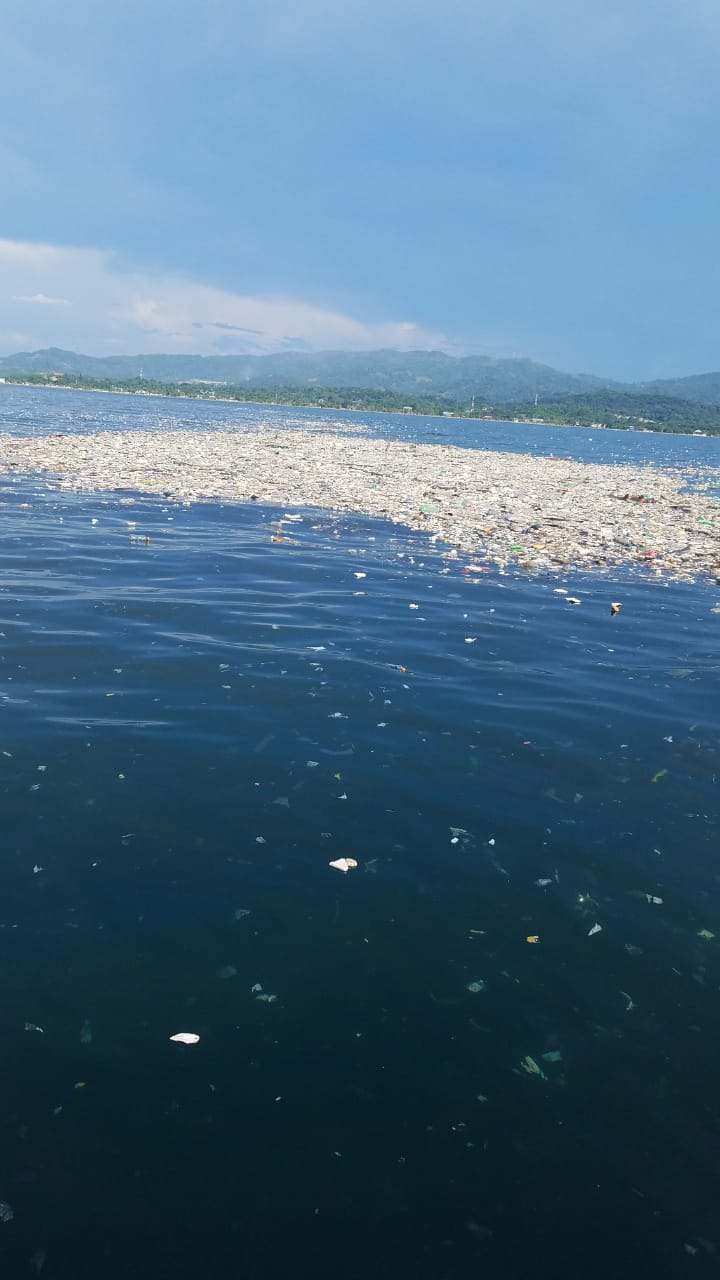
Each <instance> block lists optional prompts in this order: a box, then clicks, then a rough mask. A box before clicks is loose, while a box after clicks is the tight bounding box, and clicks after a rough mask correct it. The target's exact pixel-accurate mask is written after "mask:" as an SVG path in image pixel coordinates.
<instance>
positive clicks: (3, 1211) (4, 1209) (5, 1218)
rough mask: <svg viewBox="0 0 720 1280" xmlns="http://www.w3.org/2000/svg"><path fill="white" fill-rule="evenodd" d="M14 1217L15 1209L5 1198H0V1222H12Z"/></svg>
mask: <svg viewBox="0 0 720 1280" xmlns="http://www.w3.org/2000/svg"><path fill="white" fill-rule="evenodd" d="M14 1217H15V1210H14V1209H13V1207H12V1205H10V1204H8V1202H7V1200H0V1222H12V1220H13V1218H14Z"/></svg>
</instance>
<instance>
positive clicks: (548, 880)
mask: <svg viewBox="0 0 720 1280" xmlns="http://www.w3.org/2000/svg"><path fill="white" fill-rule="evenodd" d="M552 882H553V880H552V876H543V878H542V879H541V880H536V881H535V884H536V885H537V887H538V889H547V887H548V885H549V884H552Z"/></svg>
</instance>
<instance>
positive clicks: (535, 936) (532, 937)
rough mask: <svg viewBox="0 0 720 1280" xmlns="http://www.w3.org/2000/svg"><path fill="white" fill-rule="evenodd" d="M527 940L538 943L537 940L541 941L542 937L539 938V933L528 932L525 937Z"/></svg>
mask: <svg viewBox="0 0 720 1280" xmlns="http://www.w3.org/2000/svg"><path fill="white" fill-rule="evenodd" d="M525 941H526V942H531V943H537V942H539V941H540V938H539V935H538V934H537V933H529V934H528V936H527V938H526V939H525Z"/></svg>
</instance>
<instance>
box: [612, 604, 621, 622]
mask: <svg viewBox="0 0 720 1280" xmlns="http://www.w3.org/2000/svg"><path fill="white" fill-rule="evenodd" d="M621 609H622V605H621V604H620V601H619V600H616V601H615V602H614V604H611V605H610V616H611V617H612V618H614V617H615V615H616V614H618V613H619V612H620V610H621Z"/></svg>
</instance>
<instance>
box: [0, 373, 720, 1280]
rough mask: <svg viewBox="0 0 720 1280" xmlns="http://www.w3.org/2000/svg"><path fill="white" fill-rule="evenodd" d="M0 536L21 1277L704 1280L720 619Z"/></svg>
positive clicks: (338, 535)
mask: <svg viewBox="0 0 720 1280" xmlns="http://www.w3.org/2000/svg"><path fill="white" fill-rule="evenodd" d="M14 394H18V393H14ZM28 394H29V395H30V397H31V399H34V398H35V397H38V396H39V394H40V393H28ZM66 395H67V397H68V399H67V401H66V400H65V396H66ZM45 399H46V400H48V401H50V400H52V402H53V403H54V404H56V403H57V402H58V401H61V403H62V404H63V405H64V404H66V403H67V404H70V403H71V401H70V393H64V392H62V393H61V392H57V393H53V392H47V393H45ZM78 399H79V400H80V401H81V403H82V404H83V405H84V404H86V403H87V401H88V400H90V399H92V400H93V403H94V402H95V399H96V398H95V397H88V396H85V397H83V396H80V397H73V400H74V401H76V400H78ZM98 401H99V398H98ZM108 402H109V405H110V407H109V408H107V407H106V405H107V403H108ZM139 403H140V404H141V405H142V402H139ZM115 404H117V405H118V413H119V415H120V418H123V416H124V415H126V414H127V413H129V412H131V411H132V413H135V402H134V401H133V402H132V409H131V410H129V409H127V408H126V406H127V401H126V400H125V399H120V398H115V397H104V398H103V406H104V407H103V410H102V412H103V414H104V415H106V416H109V417H110V418H111V419H112V415H113V414H114V412H115V410H114V408H113V405H115ZM162 404H163V406H165V405H166V404H167V402H162ZM186 409H187V406H186V405H183V406H182V413H183V414H184V413H185V412H186ZM202 409H203V411H204V412H206V413H208V414H209V416H210V417H212V418H215V416H216V414H218V407H217V406H211V407H205V406H202ZM171 410H174V406H170V408H168V409H167V412H168V413H170V412H171ZM162 411H163V413H164V412H165V408H163V410H162ZM192 412H193V413H196V412H199V410H198V408H197V406H195V405H193V406H192ZM228 412H230V410H229V409H228ZM232 412H233V413H237V412H238V411H237V409H236V408H235V407H234V406H233V407H232ZM278 412H279V411H278ZM283 412H285V411H283ZM155 413H156V410H155V409H154V408H153V407H152V406H151V405H149V404H145V405H144V406H143V414H144V415H145V417H144V418H143V417H142V416H141V417H139V418H138V420H137V423H138V425H139V426H140V425H141V424H142V422H145V423H146V425H147V423H148V419H150V420H152V416H153V414H155ZM432 421H433V420H428V422H430V423H432ZM150 424H151V422H150ZM105 425H106V426H107V425H108V423H107V422H106V424H105ZM121 425H123V426H127V422H126V421H123V422H122V424H121ZM16 429H19V427H18V424H16ZM55 429H65V430H68V429H70V426H69V424H68V423H64V424H63V426H57V425H56V428H55ZM504 430H506V431H507V432H508V433H510V432H512V431H513V430H514V428H510V427H506V428H504ZM533 430H534V429H533ZM574 434H580V433H574ZM563 438H568V437H565V435H563ZM625 438H627V439H630V437H623V439H625ZM615 439H616V437H615V436H614V435H613V440H615ZM633 439H635V438H633ZM637 439H638V440H639V442H642V444H643V446H644V447H645V448H647V449H648V450H649V449H651V447H653V446H654V445H655V444H657V445H658V447H660V448H661V449H664V448H665V447H666V446H668V445H669V444H673V445H674V447H680V446H678V445H677V444H676V442H668V441H666V440H665V439H663V438H658V437H649V436H641V437H639V438H637ZM685 443H687V444H689V445H692V447H704V446H705V445H707V444H708V443H709V442H707V441H703V440H699V441H691V442H685ZM710 443H712V442H710ZM568 451H569V450H568V449H565V450H564V452H568ZM0 503H1V504H2V505H1V506H0V513H1V515H2V526H1V527H2V540H1V542H0V547H1V549H2V572H1V575H0V632H1V633H2V634H1V635H0V714H1V716H2V722H1V728H0V752H1V754H0V795H1V798H2V813H3V842H2V856H1V857H0V949H1V954H2V965H1V966H0V984H1V986H0V1010H1V1017H2V1031H3V1053H2V1059H1V1065H0V1073H1V1075H0V1079H1V1081H2V1091H1V1093H0V1098H1V1102H2V1122H3V1142H2V1145H1V1146H0V1201H2V1202H3V1203H4V1204H5V1205H6V1206H8V1207H9V1210H10V1211H11V1212H12V1215H13V1216H12V1219H8V1220H7V1221H5V1222H0V1250H1V1251H2V1256H3V1258H4V1267H5V1270H4V1274H7V1275H8V1276H13V1277H14V1276H15V1275H18V1276H23V1275H30V1276H32V1275H33V1274H35V1273H36V1272H37V1271H38V1270H39V1269H40V1268H41V1267H42V1274H43V1275H44V1276H48V1277H60V1278H62V1280H66V1278H67V1280H71V1278H72V1280H85V1278H86V1277H87V1278H88V1280H90V1278H92V1280H95V1277H98V1276H101V1277H103V1280H116V1278H117V1280H119V1278H120V1277H123V1278H124V1277H127V1276H133V1277H135V1276H137V1277H142V1278H143V1280H144V1278H145V1277H148V1278H149V1277H157V1276H165V1275H168V1276H169V1275H171V1274H176V1275H179V1276H182V1277H184V1276H188V1277H190V1276H194V1275H196V1274H198V1273H201V1274H205V1275H217V1276H226V1275H227V1276H236V1275H237V1276H250V1277H255V1276H262V1277H273V1278H274V1277H281V1276H282V1277H286V1276H289V1275H300V1276H306V1275H307V1276H313V1277H315V1276H322V1277H325V1276H336V1275H338V1274H342V1275H343V1276H345V1277H349V1278H350V1280H356V1278H357V1280H360V1277H366V1276H367V1275H368V1273H370V1274H372V1273H373V1272H375V1273H377V1274H379V1275H381V1276H386V1275H387V1276H390V1275H393V1276H402V1277H411V1276H412V1277H419V1278H420V1280H426V1278H427V1280H444V1278H446V1277H447V1278H448V1280H455V1278H456V1277H457V1278H460V1277H465V1276H467V1275H483V1276H491V1277H503V1278H505V1277H515V1276H518V1277H520V1276H526V1275H528V1274H531V1273H532V1274H535V1275H539V1276H543V1277H545V1276H547V1277H556V1276H557V1277H561V1276H562V1277H565V1276H568V1277H571V1276H576V1275H583V1276H589V1277H607V1276H613V1277H630V1276H632V1277H637V1276H638V1275H648V1276H653V1277H657V1276H660V1277H675V1276H684V1275H685V1274H687V1275H696V1274H706V1275H710V1274H714V1273H715V1270H716V1268H717V1256H716V1254H715V1250H716V1248H720V1229H719V1228H718V1211H717V1204H718V1193H719V1192H720V1177H719V1174H718V1169H719V1163H718V1161H719V1157H720V1127H719V1120H720V1115H719V1113H720V1100H719V1095H718V1086H717V1062H718V1050H719V1048H720V1032H719V1031H718V1001H719V990H720V957H719V953H718V948H719V947H720V871H719V869H718V835H717V817H718V805H717V796H718V776H719V775H720V722H719V716H718V696H717V686H718V672H719V670H720V657H719V656H718V627H719V626H720V616H718V615H717V614H715V613H713V612H712V610H713V608H714V607H715V606H716V604H717V602H718V600H720V587H718V588H713V587H707V586H704V587H699V586H698V587H691V586H687V585H684V584H671V585H661V584H658V583H656V582H653V581H651V580H648V581H647V582H646V581H645V580H643V578H642V577H640V576H639V575H638V574H637V573H635V574H634V575H633V576H632V577H627V578H625V577H624V576H623V575H621V574H618V575H615V576H614V577H612V578H607V577H595V578H593V577H588V578H581V577H580V576H579V575H577V574H574V575H573V577H572V580H571V587H572V593H573V594H574V595H576V596H580V597H581V598H582V600H583V603H582V605H581V606H580V607H579V608H573V607H571V606H567V605H566V604H565V603H564V601H563V599H562V597H560V596H558V595H556V594H554V590H555V589H556V588H557V587H558V586H562V585H563V580H562V579H557V580H556V579H550V578H547V579H538V580H534V581H529V580H528V579H526V578H524V577H522V576H513V575H500V574H498V575H495V574H485V575H482V577H481V579H480V580H479V581H478V580H476V579H475V578H474V577H472V575H467V574H463V572H462V561H457V562H452V561H450V562H448V561H447V560H444V559H442V557H441V556H440V555H439V554H438V553H437V551H435V550H434V549H431V548H430V547H428V545H427V544H426V542H425V541H424V540H423V539H422V537H420V535H417V536H416V535H412V534H405V533H404V532H403V531H402V530H399V529H393V530H388V528H387V527H386V526H384V525H382V524H380V523H376V522H372V521H367V520H362V519H357V520H353V519H347V518H343V519H342V520H341V521H340V520H335V519H332V518H331V517H329V516H328V517H326V518H325V517H318V516H317V514H316V513H315V514H311V513H305V519H304V520H303V521H302V522H301V523H297V524H296V525H295V527H294V528H291V527H290V526H288V527H287V532H288V534H289V535H290V537H291V538H292V539H293V541H285V542H283V543H282V544H273V543H272V542H271V533H272V530H271V522H272V520H273V519H275V518H276V517H277V516H278V515H281V514H282V513H281V512H276V511H272V510H269V509H261V510H258V509H255V508H253V509H246V508H240V507H237V508H232V507H221V506H218V505H206V506H198V507H196V508H191V509H184V508H182V507H177V506H173V505H168V504H166V503H163V502H162V501H161V500H160V499H158V500H154V499H146V498H142V499H138V500H137V502H135V503H134V504H132V505H130V504H127V503H126V502H124V501H123V500H122V499H121V498H120V497H119V496H117V495H96V496H94V497H86V496H80V495H72V494H69V495H67V494H58V493H54V492H53V491H52V490H50V489H48V488H46V487H44V486H43V485H42V483H40V482H39V481H37V480H34V481H31V482H20V483H6V484H4V485H3V484H2V483H1V482H0ZM129 522H133V523H132V524H131V525H130V524H129ZM359 574H365V575H366V576H365V577H359V576H356V575H359ZM611 600H620V601H622V603H623V609H622V611H621V613H620V615H619V616H618V617H617V618H611V616H610V611H609V603H610V601H611ZM411 605H417V606H418V607H417V608H411V607H410V606H411ZM468 641H472V643H468ZM339 857H349V858H354V859H356V860H357V862H358V864H359V865H358V867H357V869H356V870H353V871H351V872H349V873H348V874H347V875H342V874H340V873H338V872H336V871H334V870H332V869H331V868H330V867H329V865H328V864H329V862H330V861H331V860H334V859H336V858H339ZM598 925H599V926H600V928H599V929H596V926H598ZM708 934H710V935H713V936H707V935H708ZM532 937H538V938H539V941H538V942H536V943H535V942H527V941H526V939H527V938H532ZM469 986H474V987H476V988H478V987H479V988H481V989H480V990H474V991H473V990H470V989H469ZM253 988H260V989H259V990H257V989H256V990H253ZM259 996H265V997H276V998H275V999H259V998H258V997H259ZM180 1031H187V1032H193V1033H195V1034H197V1035H199V1036H200V1041H199V1043H198V1044H196V1045H193V1046H190V1047H185V1046H183V1045H181V1044H175V1043H172V1042H171V1041H170V1040H169V1037H170V1036H171V1035H173V1034H174V1033H177V1032H180ZM3 1214H5V1216H7V1212H6V1211H4V1210H2V1209H0V1217H2V1216H3Z"/></svg>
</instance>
